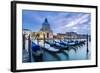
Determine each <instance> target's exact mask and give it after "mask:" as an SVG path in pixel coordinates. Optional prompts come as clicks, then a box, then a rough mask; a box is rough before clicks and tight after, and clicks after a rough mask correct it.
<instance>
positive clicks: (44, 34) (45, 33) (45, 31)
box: [38, 18, 53, 39]
mask: <svg viewBox="0 0 100 73" xmlns="http://www.w3.org/2000/svg"><path fill="white" fill-rule="evenodd" d="M38 33H39V37H40V38H45V39H50V38H53V31H52V29H51V27H50V24H49V22H48V20H47V18H45V20H44V22H43V23H42V27H41V29H40V31H39V32H38Z"/></svg>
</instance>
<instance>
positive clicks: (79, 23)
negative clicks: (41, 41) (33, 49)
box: [22, 10, 91, 35]
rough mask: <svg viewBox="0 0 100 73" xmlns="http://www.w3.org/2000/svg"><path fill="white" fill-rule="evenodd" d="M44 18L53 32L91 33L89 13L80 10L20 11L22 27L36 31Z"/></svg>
mask: <svg viewBox="0 0 100 73" xmlns="http://www.w3.org/2000/svg"><path fill="white" fill-rule="evenodd" d="M45 18H47V19H48V22H49V24H50V26H51V29H52V30H53V33H55V34H56V33H65V32H77V33H78V34H89V35H90V34H91V14H90V13H82V12H55V11H35V10H23V11H22V28H23V29H30V30H31V31H34V32H38V31H39V30H40V29H41V27H42V23H43V22H44V20H45Z"/></svg>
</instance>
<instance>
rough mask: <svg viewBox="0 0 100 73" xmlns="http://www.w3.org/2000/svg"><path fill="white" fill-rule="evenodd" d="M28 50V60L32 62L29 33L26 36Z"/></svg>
mask: <svg viewBox="0 0 100 73" xmlns="http://www.w3.org/2000/svg"><path fill="white" fill-rule="evenodd" d="M28 52H29V62H32V49H31V39H30V35H29V37H28Z"/></svg>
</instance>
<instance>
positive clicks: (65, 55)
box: [23, 40, 91, 62]
mask: <svg viewBox="0 0 100 73" xmlns="http://www.w3.org/2000/svg"><path fill="white" fill-rule="evenodd" d="M32 41H33V42H34V43H35V44H38V45H40V46H42V47H46V48H47V49H49V50H53V51H58V49H56V48H53V47H51V46H50V45H49V44H46V43H45V45H44V42H43V41H39V43H37V40H32ZM27 42H28V41H26V43H27ZM27 44H28V43H27ZM27 44H26V45H25V46H26V51H24V52H23V62H27V60H26V61H25V59H28V58H29V54H28V49H27V48H28V45H27ZM90 46H91V43H90V42H89V41H88V49H89V52H88V54H87V42H85V44H84V45H83V46H80V47H76V48H77V50H76V51H75V50H73V49H70V50H69V51H68V50H64V51H63V52H57V53H55V52H53V53H52V52H48V51H45V50H43V52H42V53H43V62H47V61H65V60H66V61H71V60H88V59H90V58H91V47H90ZM32 62H34V58H32Z"/></svg>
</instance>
